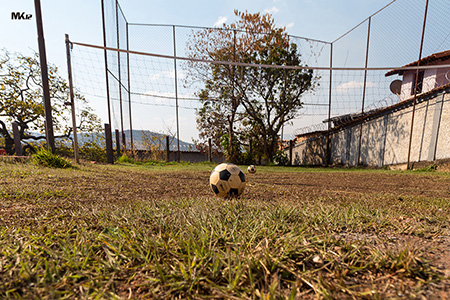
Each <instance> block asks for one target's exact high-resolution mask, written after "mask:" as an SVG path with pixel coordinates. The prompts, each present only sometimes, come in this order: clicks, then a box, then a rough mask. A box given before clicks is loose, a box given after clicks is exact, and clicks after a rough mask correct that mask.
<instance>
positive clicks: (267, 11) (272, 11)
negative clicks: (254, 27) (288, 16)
mask: <svg viewBox="0 0 450 300" xmlns="http://www.w3.org/2000/svg"><path fill="white" fill-rule="evenodd" d="M264 11H265V12H266V13H269V14H276V13H277V12H279V11H280V9H279V8H278V7H275V6H272V8H270V9H269V8H266V9H265V10H264Z"/></svg>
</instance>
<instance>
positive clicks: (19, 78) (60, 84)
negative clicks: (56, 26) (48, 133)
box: [0, 50, 102, 154]
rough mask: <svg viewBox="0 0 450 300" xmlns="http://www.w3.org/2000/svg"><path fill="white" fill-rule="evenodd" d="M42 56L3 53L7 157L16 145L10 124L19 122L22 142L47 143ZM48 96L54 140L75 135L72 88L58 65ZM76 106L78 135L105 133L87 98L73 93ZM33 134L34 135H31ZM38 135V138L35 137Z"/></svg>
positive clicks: (0, 69) (0, 92) (1, 118)
mask: <svg viewBox="0 0 450 300" xmlns="http://www.w3.org/2000/svg"><path fill="white" fill-rule="evenodd" d="M40 72H41V70H40V60H39V55H38V54H37V53H35V54H34V55H33V56H26V55H23V54H20V53H10V52H8V51H7V50H3V51H2V52H1V53H0V137H2V138H3V139H4V140H5V148H6V150H7V152H8V153H10V154H12V153H13V151H14V150H13V147H14V141H13V138H12V136H11V133H10V130H8V128H7V126H6V125H7V123H10V122H13V121H14V122H16V123H17V124H18V126H19V132H20V139H21V140H26V139H33V140H34V141H39V140H44V139H45V135H44V132H45V126H44V122H45V112H44V105H43V102H42V95H43V89H42V82H41V75H40ZM48 79H49V92H50V98H51V100H52V117H53V127H54V132H55V138H62V137H66V138H68V137H69V136H70V135H71V134H72V124H71V111H70V107H71V106H70V105H67V102H69V85H68V83H67V81H66V80H65V79H64V78H62V77H61V76H60V75H59V74H58V68H57V67H56V66H55V65H52V64H48ZM74 98H75V101H76V103H77V111H78V115H77V119H78V131H80V132H95V131H99V130H101V129H102V127H101V121H100V119H99V118H98V117H97V116H96V115H95V114H94V113H93V109H92V108H91V107H89V105H88V101H87V100H86V98H85V97H84V96H83V95H81V94H80V93H79V92H78V91H76V90H75V91H74ZM31 133H33V134H31ZM36 133H37V134H39V135H36Z"/></svg>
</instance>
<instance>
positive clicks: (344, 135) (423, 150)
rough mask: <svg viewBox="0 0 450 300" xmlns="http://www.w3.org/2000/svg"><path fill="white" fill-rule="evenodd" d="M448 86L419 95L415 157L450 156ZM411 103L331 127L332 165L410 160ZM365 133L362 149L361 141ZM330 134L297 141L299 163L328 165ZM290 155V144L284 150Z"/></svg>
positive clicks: (295, 157) (295, 149) (296, 162)
mask: <svg viewBox="0 0 450 300" xmlns="http://www.w3.org/2000/svg"><path fill="white" fill-rule="evenodd" d="M449 92H450V90H449V88H447V89H445V90H443V91H440V92H437V93H434V94H431V95H427V96H424V97H421V98H418V99H417V102H416V109H415V115H414V126H413V134H412V141H411V154H410V162H420V161H434V160H438V159H446V158H450V126H449V125H450V93H449ZM412 111H413V107H412V104H405V105H404V106H403V107H400V106H399V107H396V108H395V110H394V109H393V110H390V111H387V112H384V113H380V114H378V115H376V116H373V117H372V118H370V119H368V120H365V121H364V122H363V124H362V127H361V123H355V124H352V125H349V126H347V127H343V128H340V129H338V130H332V131H331V132H330V135H331V136H330V141H331V143H330V148H331V156H330V161H331V164H332V165H344V166H357V165H358V155H360V164H361V165H365V166H376V167H383V166H386V165H395V164H404V163H406V162H407V160H408V146H409V139H410V130H411V119H412ZM360 134H361V137H362V138H361V149H359V141H360ZM326 140H327V139H326V136H325V135H321V136H319V137H315V138H313V139H309V140H306V141H304V142H302V143H299V144H296V145H294V147H293V150H292V156H293V157H292V162H293V164H294V165H323V164H325V162H326V159H325V153H326ZM285 153H286V154H287V155H289V149H286V150H285Z"/></svg>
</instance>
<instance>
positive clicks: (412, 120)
mask: <svg viewBox="0 0 450 300" xmlns="http://www.w3.org/2000/svg"><path fill="white" fill-rule="evenodd" d="M427 12H428V0H427V2H426V4H425V14H424V16H423V28H422V38H421V40H420V50H419V60H418V61H417V70H416V80H415V82H414V83H413V84H414V99H413V109H412V116H411V130H410V132H409V145H408V159H407V162H406V168H407V169H408V170H410V169H412V166H410V159H411V145H412V137H413V129H414V115H415V113H416V102H417V101H416V100H417V82H418V78H419V66H420V61H421V60H422V49H423V38H424V36H425V25H426V22H427Z"/></svg>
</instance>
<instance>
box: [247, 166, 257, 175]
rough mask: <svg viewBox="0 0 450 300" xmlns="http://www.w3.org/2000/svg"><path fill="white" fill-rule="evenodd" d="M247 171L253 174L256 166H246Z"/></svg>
mask: <svg viewBox="0 0 450 300" xmlns="http://www.w3.org/2000/svg"><path fill="white" fill-rule="evenodd" d="M247 172H249V173H250V174H255V173H256V167H255V166H254V165H250V166H248V168H247Z"/></svg>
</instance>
